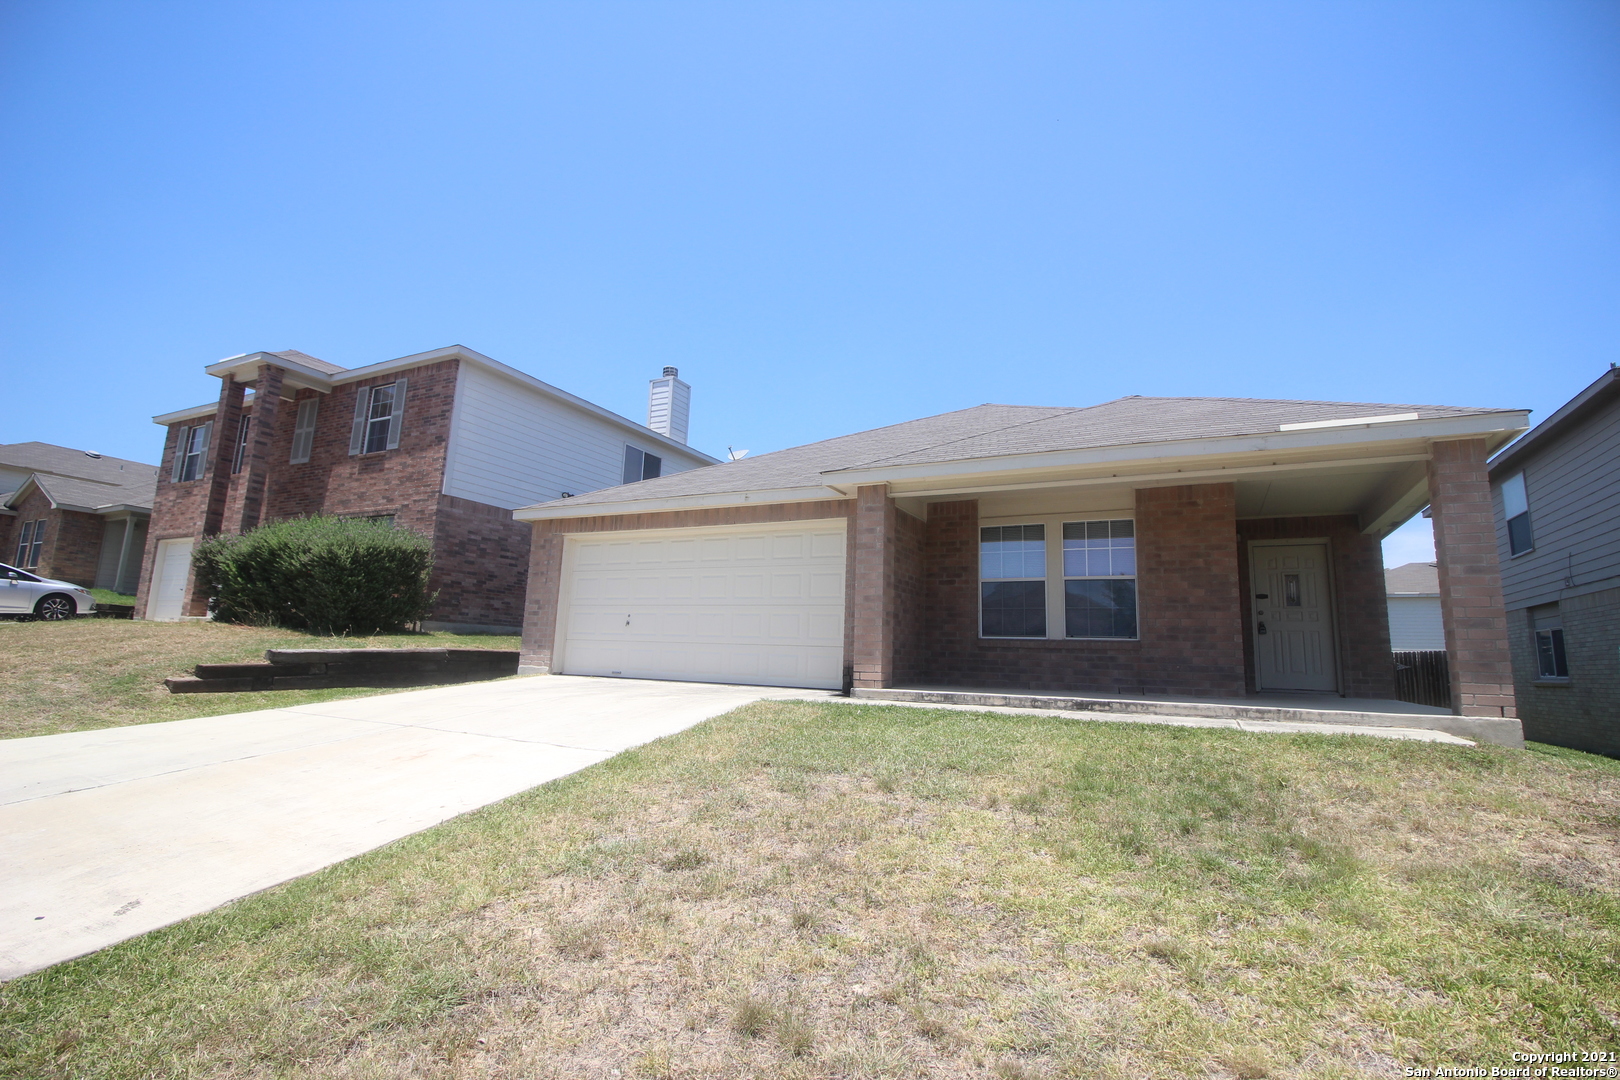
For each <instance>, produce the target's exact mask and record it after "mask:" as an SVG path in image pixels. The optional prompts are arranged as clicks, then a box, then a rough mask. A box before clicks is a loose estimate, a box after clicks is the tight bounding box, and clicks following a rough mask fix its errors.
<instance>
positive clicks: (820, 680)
mask: <svg viewBox="0 0 1620 1080" xmlns="http://www.w3.org/2000/svg"><path fill="white" fill-rule="evenodd" d="M571 544H575V545H577V547H575V548H574V550H573V557H572V560H571V566H572V572H571V576H570V588H569V597H570V599H569V610H568V613H567V617H566V621H565V626H564V634H565V637H566V640H565V642H564V643H563V646H564V647H563V650H562V661H563V668H562V669H563V670H566V671H569V672H573V673H577V674H587V675H590V674H597V675H624V676H628V677H642V678H662V679H691V680H719V681H725V682H738V683H750V684H761V685H782V686H821V687H828V688H835V687H837V686H839V685H841V683H842V680H843V667H844V663H843V661H844V656H843V644H844V642H843V638H844V553H845V550H846V544H845V538H844V531H843V528H842V523H838V524H837V525H833V526H831V527H829V526H827V525H819V526H813V527H810V528H777V529H774V530H771V529H765V530H761V531H758V532H755V533H752V534H750V533H748V532H746V531H745V530H740V529H736V528H731V529H717V530H716V535H702V534H701V533H699V534H697V535H693V534H692V533H686V534H684V535H679V536H675V537H650V538H649V537H639V538H636V539H634V540H630V539H619V540H608V539H605V538H604V539H596V538H579V539H577V540H573V541H571ZM627 622H628V625H627Z"/></svg>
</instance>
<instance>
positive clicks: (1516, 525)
mask: <svg viewBox="0 0 1620 1080" xmlns="http://www.w3.org/2000/svg"><path fill="white" fill-rule="evenodd" d="M1502 516H1503V517H1505V518H1506V519H1507V533H1508V554H1509V555H1523V554H1524V553H1525V552H1527V551H1529V550H1530V549H1531V548H1533V547H1535V540H1534V538H1533V537H1532V536H1531V535H1530V500H1529V499H1528V498H1527V497H1526V495H1525V490H1524V473H1522V472H1521V473H1514V474H1513V475H1512V476H1510V477H1508V478H1507V479H1506V480H1504V481H1502Z"/></svg>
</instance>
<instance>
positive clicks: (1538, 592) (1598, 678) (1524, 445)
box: [1490, 367, 1620, 757]
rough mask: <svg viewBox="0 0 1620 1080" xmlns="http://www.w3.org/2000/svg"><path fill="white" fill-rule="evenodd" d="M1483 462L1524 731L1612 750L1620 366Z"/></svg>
mask: <svg viewBox="0 0 1620 1080" xmlns="http://www.w3.org/2000/svg"><path fill="white" fill-rule="evenodd" d="M1490 471H1491V487H1492V493H1493V497H1494V500H1495V501H1494V503H1493V509H1494V511H1495V516H1496V541H1497V550H1498V553H1499V555H1500V558H1501V563H1502V590H1503V595H1504V598H1505V601H1506V606H1507V620H1508V641H1509V643H1510V645H1511V646H1512V653H1513V683H1514V686H1515V688H1516V691H1517V697H1518V702H1519V716H1520V718H1521V719H1522V720H1523V721H1524V733H1525V738H1528V739H1536V740H1538V741H1540V742H1549V743H1556V744H1557V745H1560V746H1569V747H1573V748H1575V749H1577V750H1588V751H1591V752H1593V753H1598V754H1608V755H1610V756H1611V757H1620V370H1616V369H1615V368H1613V367H1611V368H1610V369H1609V370H1608V371H1605V372H1604V373H1603V374H1602V375H1601V376H1599V377H1598V379H1597V380H1596V381H1595V382H1593V383H1592V384H1591V385H1590V386H1588V387H1587V388H1586V389H1585V390H1582V391H1581V392H1580V393H1579V394H1577V395H1576V396H1575V397H1574V398H1573V399H1571V400H1570V401H1569V402H1568V403H1567V404H1566V405H1564V407H1563V408H1561V409H1559V410H1558V411H1557V412H1555V413H1553V414H1552V415H1551V416H1549V417H1548V418H1547V419H1546V420H1543V421H1542V422H1541V423H1540V424H1538V425H1536V427H1535V429H1534V430H1532V431H1531V432H1529V433H1528V434H1527V435H1525V436H1524V437H1523V438H1521V439H1520V440H1519V441H1518V442H1516V443H1514V444H1513V445H1512V446H1510V447H1508V448H1507V449H1506V450H1504V451H1503V452H1502V453H1501V454H1498V455H1497V456H1496V458H1495V459H1494V460H1493V461H1492V462H1491V466H1490Z"/></svg>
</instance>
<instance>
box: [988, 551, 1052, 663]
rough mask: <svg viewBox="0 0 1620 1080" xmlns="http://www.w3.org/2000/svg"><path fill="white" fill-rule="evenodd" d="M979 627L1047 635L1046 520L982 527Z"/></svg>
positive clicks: (1004, 633)
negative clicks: (1026, 523)
mask: <svg viewBox="0 0 1620 1080" xmlns="http://www.w3.org/2000/svg"><path fill="white" fill-rule="evenodd" d="M979 633H980V634H981V635H982V636H984V637H1011V638H1043V637H1045V636H1046V526H1045V525H995V526H989V527H987V528H982V529H980V530H979Z"/></svg>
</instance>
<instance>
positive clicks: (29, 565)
mask: <svg viewBox="0 0 1620 1080" xmlns="http://www.w3.org/2000/svg"><path fill="white" fill-rule="evenodd" d="M44 545H45V519H44V518H40V519H39V520H37V521H25V522H23V523H22V531H21V532H19V533H18V534H17V559H16V563H17V566H18V567H19V568H22V569H27V570H32V569H33V568H34V567H36V566H38V565H39V552H40V548H42V547H43V546H44Z"/></svg>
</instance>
